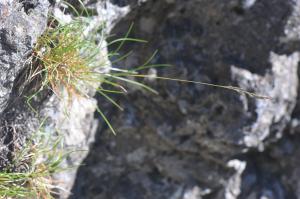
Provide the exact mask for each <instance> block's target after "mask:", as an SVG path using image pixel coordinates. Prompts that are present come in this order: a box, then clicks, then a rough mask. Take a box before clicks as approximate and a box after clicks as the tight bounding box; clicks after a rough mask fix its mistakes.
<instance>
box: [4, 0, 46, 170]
mask: <svg viewBox="0 0 300 199" xmlns="http://www.w3.org/2000/svg"><path fill="white" fill-rule="evenodd" d="M48 6H49V3H48V1H46V0H41V1H12V0H4V1H1V2H0V114H1V115H0V123H1V133H0V137H1V139H0V146H1V151H0V154H1V158H0V168H1V169H3V168H5V167H6V166H7V164H9V162H10V161H11V158H12V153H13V152H14V150H17V149H21V148H22V147H23V145H24V142H25V140H26V138H27V137H29V136H30V135H31V134H32V133H33V132H34V131H35V130H36V127H37V126H38V125H39V123H38V120H37V118H36V117H35V116H34V113H33V112H32V110H29V108H28V107H27V106H26V105H25V104H26V98H24V97H25V96H26V95H27V96H28V95H30V93H26V92H23V91H24V88H23V87H24V82H25V79H24V77H25V75H24V67H25V65H26V64H25V63H26V60H27V58H28V56H29V55H30V54H31V50H32V48H33V45H34V43H35V42H36V40H37V38H38V37H39V36H40V35H41V34H42V33H43V31H44V30H45V28H46V23H47V13H48Z"/></svg>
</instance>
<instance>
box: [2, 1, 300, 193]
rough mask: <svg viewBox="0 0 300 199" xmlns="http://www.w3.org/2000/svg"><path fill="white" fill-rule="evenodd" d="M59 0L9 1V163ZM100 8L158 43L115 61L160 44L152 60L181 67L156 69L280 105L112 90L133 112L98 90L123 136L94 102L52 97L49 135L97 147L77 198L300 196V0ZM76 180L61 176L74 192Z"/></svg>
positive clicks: (220, 94)
mask: <svg viewBox="0 0 300 199" xmlns="http://www.w3.org/2000/svg"><path fill="white" fill-rule="evenodd" d="M93 2H94V3H95V2H96V1H91V4H89V6H91V7H92V6H93ZM48 5H49V4H48V2H47V1H46V0H40V1H26V0H24V1H23V0H20V1H15V0H2V1H1V2H0V22H1V23H0V114H1V119H0V122H1V125H4V126H5V128H2V129H1V134H0V146H1V152H0V155H1V157H0V167H1V168H3V167H5V165H6V164H7V162H8V161H9V160H10V158H11V157H10V156H11V153H12V152H13V151H14V149H15V148H20V147H22V144H23V142H24V140H25V138H26V136H27V134H28V133H29V132H32V129H34V127H35V125H37V124H38V122H37V118H36V116H35V115H34V114H33V113H32V111H30V110H28V107H27V108H26V105H25V104H24V103H25V102H24V98H23V97H24V95H26V93H19V91H20V89H19V86H20V77H22V70H23V69H24V62H25V60H26V59H27V57H28V55H29V53H30V50H31V49H32V46H33V44H34V42H35V41H36V39H37V37H38V36H39V35H40V34H42V32H43V31H44V30H45V26H46V21H47V17H46V15H47V12H48ZM94 5H95V6H96V7H94V8H95V10H97V11H98V13H99V14H100V15H99V16H98V17H96V18H97V20H100V21H101V20H106V21H108V25H109V26H110V28H111V32H112V33H113V34H116V35H117V36H122V35H124V33H125V32H127V29H128V27H129V25H130V24H131V23H132V22H134V24H135V26H134V31H133V32H132V33H131V37H137V38H143V39H146V40H148V41H149V42H148V44H147V45H141V44H130V45H128V46H125V47H124V48H123V49H122V51H123V52H126V51H127V50H128V49H133V55H132V56H131V57H128V58H126V59H125V60H123V61H122V62H119V63H116V67H120V68H122V67H126V68H130V67H132V66H137V65H140V64H142V63H143V62H144V61H145V60H147V57H149V56H151V54H152V53H153V52H154V50H156V49H159V53H158V54H157V56H156V57H155V58H154V59H153V60H152V63H169V64H173V65H174V66H175V67H172V68H157V69H151V70H145V71H143V72H144V73H145V74H158V75H159V76H166V77H175V78H181V79H189V80H195V81H203V82H208V83H214V84H222V85H233V86H239V87H241V88H244V89H247V90H249V91H251V92H255V93H258V94H261V95H267V96H270V97H272V100H259V99H255V98H249V97H247V96H246V95H244V94H240V93H235V92H233V91H228V90H223V89H217V88H212V87H206V86H199V85H194V84H182V83H178V82H170V81H158V80H155V79H145V80H143V81H144V82H145V83H146V84H149V85H150V86H152V87H154V88H155V89H157V90H158V91H159V92H160V95H159V96H155V95H151V94H149V93H147V92H144V91H142V90H139V89H136V88H133V87H130V86H128V90H129V94H128V95H127V96H126V97H122V96H120V97H118V96H113V97H114V98H115V99H116V101H118V102H119V103H120V104H121V105H122V106H123V107H124V108H125V111H124V112H119V111H117V110H116V109H115V108H113V106H112V105H111V104H110V103H109V102H106V101H105V99H103V98H101V97H99V96H97V99H98V105H99V106H100V108H102V110H104V111H105V114H106V115H107V116H108V118H110V120H111V123H112V124H113V126H114V127H115V129H117V131H118V134H117V136H113V135H112V134H111V133H110V131H109V129H108V128H107V127H106V125H105V124H104V123H101V124H100V125H99V127H98V129H96V127H97V121H96V120H95V118H96V119H97V118H100V116H98V115H97V114H96V115H95V116H96V117H94V115H93V114H94V110H95V106H96V101H95V100H94V99H83V100H78V101H74V102H73V104H72V108H71V111H70V114H69V117H68V118H65V117H64V115H63V111H62V110H63V106H64V105H63V104H62V103H63V102H60V101H58V100H57V99H56V98H55V97H54V96H52V97H51V98H49V96H47V95H45V96H44V98H45V99H46V101H47V103H45V104H43V106H42V109H41V113H42V115H47V116H48V117H49V122H48V123H47V127H46V128H47V129H48V130H49V132H52V131H55V130H56V129H59V130H60V131H61V132H63V134H64V136H65V138H66V145H67V146H70V147H72V146H75V147H80V148H81V149H86V148H87V146H88V145H89V143H90V142H92V141H93V142H94V143H93V144H92V145H91V147H90V150H89V153H88V156H87V157H86V159H85V161H84V162H83V165H84V166H82V167H80V168H79V170H78V173H77V178H76V181H75V184H74V186H73V190H72V192H73V194H71V195H70V197H69V198H72V199H85V198H88V199H94V198H95V199H102V198H103V199H108V198H112V199H114V198H115V199H123V198H124V199H142V198H145V199H146V198H147V199H154V198H155V199H202V198H204V199H210V198H213V199H223V198H225V199H253V198H260V199H266V198H268V199H286V198H289V199H296V198H300V192H299V190H300V181H299V175H300V171H299V168H298V165H299V157H300V153H299V152H300V150H299V144H298V142H299V139H300V137H299V131H300V119H299V117H300V106H299V97H298V96H297V94H298V92H299V88H298V81H299V79H298V71H297V69H298V65H299V60H300V54H299V50H300V42H299V41H300V36H299V27H300V26H299V24H300V18H299V7H300V1H299V0H268V1H255V0H226V1H219V0H190V1H184V2H183V1H181V0H159V1H157V0H156V1H155V0H111V1H99V2H97V3H95V4H94ZM99 18H100V19H99ZM112 48H113V47H112ZM104 53H105V52H104ZM100 121H102V120H101V119H99V120H98V122H100ZM15 130H17V133H15V132H16V131H15ZM96 130H97V135H96V137H94V132H95V131H96ZM12 143H13V144H12ZM2 146H3V147H2ZM85 155H86V154H85V153H81V154H80V153H75V154H74V155H72V156H70V157H68V159H67V160H66V164H68V165H73V164H74V162H75V164H77V162H78V161H81V160H82V158H83V157H84V156H85ZM18 169H19V168H16V170H18ZM74 175H75V171H71V172H69V173H65V174H61V175H58V176H56V177H57V178H58V179H64V180H66V183H65V185H63V187H64V188H65V189H70V186H72V184H73V181H74V177H75V176H74ZM67 195H68V193H67V192H66V193H64V194H63V195H61V197H62V198H66V197H68V196H67Z"/></svg>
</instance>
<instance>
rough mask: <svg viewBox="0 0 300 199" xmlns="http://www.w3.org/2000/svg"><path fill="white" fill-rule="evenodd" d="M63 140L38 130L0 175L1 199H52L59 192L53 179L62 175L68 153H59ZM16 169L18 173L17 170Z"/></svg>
mask: <svg viewBox="0 0 300 199" xmlns="http://www.w3.org/2000/svg"><path fill="white" fill-rule="evenodd" d="M61 145H62V139H61V138H60V137H53V136H50V135H49V134H46V133H45V132H42V131H41V129H40V130H39V131H38V132H37V133H35V134H34V136H33V137H32V138H31V139H29V140H28V142H27V143H26V145H25V146H24V147H23V148H22V149H20V150H19V151H16V152H15V153H14V158H13V160H12V162H11V164H10V166H8V167H7V168H6V169H5V170H3V171H0V198H26V199H27V198H37V199H52V198H54V197H53V194H55V191H54V189H56V190H59V189H60V188H59V186H57V185H56V183H55V181H54V180H53V179H52V175H53V174H55V173H58V172H61V171H63V170H65V169H67V168H63V167H62V165H61V163H62V161H63V160H64V159H65V157H66V155H68V154H69V153H68V152H63V150H62V146H61ZM16 168H17V170H16Z"/></svg>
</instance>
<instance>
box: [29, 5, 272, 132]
mask: <svg viewBox="0 0 300 199" xmlns="http://www.w3.org/2000/svg"><path fill="white" fill-rule="evenodd" d="M80 3H81V4H82V2H81V1H80ZM82 5H83V4H82ZM69 7H71V8H72V5H69ZM73 10H74V11H75V13H77V14H78V15H80V13H78V12H77V11H76V9H74V8H73ZM83 10H85V11H86V9H83ZM86 13H87V15H88V12H87V11H86ZM88 27H89V21H88V20H87V19H86V18H82V17H79V16H78V17H76V18H75V19H74V20H73V21H72V22H71V23H68V24H63V23H60V22H59V21H58V20H56V19H53V20H52V21H51V23H49V26H48V28H47V30H46V32H45V33H44V34H43V35H42V36H41V37H40V38H39V40H38V41H37V43H36V46H35V48H34V50H33V54H32V58H31V68H30V75H29V76H28V81H32V79H34V78H36V77H37V76H39V77H40V78H41V79H42V81H41V87H40V89H39V90H40V91H41V90H43V89H45V88H50V89H51V90H52V91H53V92H54V93H55V94H56V95H57V96H58V97H62V93H61V89H62V88H65V90H66V91H67V97H68V100H72V99H73V98H74V97H92V96H90V94H89V90H90V88H93V89H94V90H96V91H97V92H98V93H99V94H101V95H102V96H104V97H105V98H106V99H107V100H109V101H110V102H111V103H112V104H114V105H115V106H116V107H118V108H119V109H120V110H123V108H122V107H121V106H120V105H119V104H117V103H116V102H115V101H114V100H113V99H112V98H111V97H110V96H109V94H110V93H118V94H124V93H126V92H127V90H126V88H125V86H124V84H122V82H123V83H126V84H132V85H135V86H138V87H140V88H142V89H146V90H148V91H150V92H152V93H155V94H157V93H158V92H157V91H156V90H154V89H152V88H151V87H149V86H147V85H145V84H143V83H141V82H139V81H137V80H133V79H132V78H136V79H137V78H147V77H149V78H155V79H160V80H169V81H178V82H186V83H195V84H201V85H206V86H212V87H218V88H223V89H228V90H233V91H236V92H238V93H243V94H245V95H248V96H250V97H255V98H259V99H269V97H268V96H263V95H258V94H256V93H251V92H248V91H246V90H243V89H241V88H239V87H233V86H224V85H215V84H210V83H205V82H196V81H189V80H182V79H176V78H170V77H158V76H151V75H145V74H142V73H140V71H142V70H143V69H147V68H154V67H163V66H168V65H164V64H157V65H156V64H150V62H151V60H152V59H153V58H154V56H155V54H156V53H157V52H155V53H154V54H153V55H152V56H151V57H150V58H149V59H148V60H147V61H146V62H145V63H144V64H143V65H141V66H138V67H134V68H133V69H130V70H125V69H121V68H113V67H111V66H110V65H109V63H107V62H106V60H107V59H106V57H104V56H108V58H111V57H114V60H115V61H114V62H117V61H120V60H122V59H124V58H126V57H128V56H129V55H130V53H128V54H125V55H120V54H119V50H120V49H121V48H122V46H123V45H124V43H125V42H127V41H133V42H146V41H144V40H140V39H135V38H129V37H128V36H129V33H130V31H131V29H132V26H131V27H130V28H129V30H128V32H127V33H126V34H125V36H124V38H120V39H116V40H113V41H112V42H110V43H108V44H107V45H103V44H104V43H103V41H104V40H105V39H106V35H105V31H104V29H103V27H100V28H99V29H97V30H96V31H92V32H89V33H88V34H87V29H88ZM112 44H114V45H117V48H116V50H115V51H113V52H109V53H108V54H105V55H103V54H102V51H103V50H104V48H106V47H107V46H110V45H112ZM116 57H117V58H116ZM105 84H109V85H111V86H113V87H114V88H115V89H111V90H106V89H104V88H103V86H102V85H105ZM99 85H100V86H99ZM33 96H34V95H33ZM33 96H31V97H29V98H28V101H30V100H31V99H32V97H33ZM29 104H30V103H29ZM97 111H98V112H99V113H100V115H101V116H102V118H103V119H104V121H105V122H106V123H107V125H108V126H109V128H110V129H111V131H112V132H113V133H115V130H114V129H113V127H112V125H111V124H110V122H109V120H108V119H107V118H106V116H105V115H104V113H103V112H102V110H101V109H100V108H99V107H97Z"/></svg>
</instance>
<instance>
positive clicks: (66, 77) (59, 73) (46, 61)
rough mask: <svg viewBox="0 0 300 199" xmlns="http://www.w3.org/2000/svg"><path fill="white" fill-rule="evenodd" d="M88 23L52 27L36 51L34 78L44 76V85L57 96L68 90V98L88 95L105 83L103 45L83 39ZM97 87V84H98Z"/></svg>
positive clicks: (38, 43)
mask: <svg viewBox="0 0 300 199" xmlns="http://www.w3.org/2000/svg"><path fill="white" fill-rule="evenodd" d="M87 26H88V24H87V23H86V22H84V21H83V20H77V21H74V22H72V23H70V24H67V25H60V24H56V25H55V26H54V27H52V26H51V25H50V26H49V28H48V29H47V31H46V32H45V33H44V35H42V36H41V37H40V38H39V40H38V42H37V44H36V47H35V48H34V56H35V57H34V61H35V62H34V63H33V64H34V65H35V66H34V67H36V68H35V71H34V72H33V73H32V74H31V78H32V77H34V76H35V75H42V76H43V77H42V79H43V80H42V85H43V86H47V87H48V88H51V89H52V91H53V92H54V93H56V94H57V95H58V96H60V94H61V92H60V91H61V89H62V88H65V89H66V90H67V94H68V97H69V98H72V97H74V96H85V95H87V93H86V88H85V87H88V86H93V85H95V83H98V82H102V81H103V73H102V72H101V68H103V70H104V68H105V67H106V65H105V61H103V57H101V53H100V47H99V46H100V45H101V44H98V45H96V44H95V41H94V38H91V37H90V36H84V34H85V33H84V31H85V29H86V28H87ZM96 85H97V86H98V84H96Z"/></svg>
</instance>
